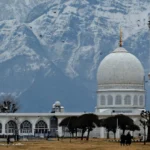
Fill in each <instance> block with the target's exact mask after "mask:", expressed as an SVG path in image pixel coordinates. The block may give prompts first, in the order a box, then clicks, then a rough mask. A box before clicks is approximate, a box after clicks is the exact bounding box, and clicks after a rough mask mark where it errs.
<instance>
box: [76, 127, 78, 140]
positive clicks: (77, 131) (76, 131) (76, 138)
mask: <svg viewBox="0 0 150 150" xmlns="http://www.w3.org/2000/svg"><path fill="white" fill-rule="evenodd" d="M77 134H78V131H77V129H76V139H77Z"/></svg>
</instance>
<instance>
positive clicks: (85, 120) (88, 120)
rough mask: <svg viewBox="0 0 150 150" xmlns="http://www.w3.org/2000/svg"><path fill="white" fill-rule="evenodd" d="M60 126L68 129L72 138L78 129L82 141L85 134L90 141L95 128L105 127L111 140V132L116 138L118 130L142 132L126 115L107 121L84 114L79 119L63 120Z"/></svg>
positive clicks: (111, 117)
mask: <svg viewBox="0 0 150 150" xmlns="http://www.w3.org/2000/svg"><path fill="white" fill-rule="evenodd" d="M59 126H62V127H67V128H68V130H69V132H70V134H71V135H72V137H73V136H74V134H76V137H77V131H78V129H80V130H81V140H83V137H84V133H85V132H87V136H86V140H88V139H89V135H90V132H91V131H92V130H93V128H95V127H104V128H105V129H106V131H107V138H109V132H110V131H112V132H113V133H114V138H116V131H117V128H120V129H121V130H122V131H123V134H124V133H125V130H131V131H133V132H134V131H135V130H140V128H139V127H138V126H137V125H135V124H134V121H133V120H132V119H131V118H130V117H128V116H125V115H116V116H110V117H108V118H105V119H98V116H97V115H95V114H92V113H87V114H83V115H81V116H79V117H77V116H73V117H67V118H65V119H63V120H62V121H61V122H60V124H59Z"/></svg>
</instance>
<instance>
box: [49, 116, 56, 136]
mask: <svg viewBox="0 0 150 150" xmlns="http://www.w3.org/2000/svg"><path fill="white" fill-rule="evenodd" d="M57 130H58V119H57V117H55V116H52V117H51V118H50V136H52V137H56V136H57V132H58V131H57Z"/></svg>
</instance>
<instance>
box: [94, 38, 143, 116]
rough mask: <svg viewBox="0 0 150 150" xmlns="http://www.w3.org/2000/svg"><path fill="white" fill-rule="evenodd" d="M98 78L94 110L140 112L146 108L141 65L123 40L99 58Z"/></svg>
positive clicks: (98, 111) (102, 111) (101, 111)
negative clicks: (115, 47)
mask: <svg viewBox="0 0 150 150" xmlns="http://www.w3.org/2000/svg"><path fill="white" fill-rule="evenodd" d="M121 42H122V41H121ZM97 81H98V89H97V107H96V112H97V113H107V114H108V113H110V114H111V113H112V112H116V113H133V112H134V113H138V112H139V113H140V112H141V110H143V109H144V108H145V89H144V69H143V66H142V64H141V62H140V61H139V60H138V59H137V58H136V57H135V56H134V55H133V54H131V53H129V52H128V51H127V50H126V49H125V48H123V47H122V44H121V45H120V47H119V48H117V49H115V50H114V51H112V52H111V53H110V54H109V55H107V56H106V57H105V58H104V59H103V60H102V61H101V63H100V65H99V67H98V71H97Z"/></svg>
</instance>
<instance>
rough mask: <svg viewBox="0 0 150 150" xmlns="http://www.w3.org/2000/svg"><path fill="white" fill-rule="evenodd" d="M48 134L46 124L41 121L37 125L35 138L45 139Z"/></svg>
mask: <svg viewBox="0 0 150 150" xmlns="http://www.w3.org/2000/svg"><path fill="white" fill-rule="evenodd" d="M47 133H48V126H47V124H46V122H44V121H43V120H40V121H38V122H37V123H36V125H35V136H40V137H45V136H46V135H47Z"/></svg>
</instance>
